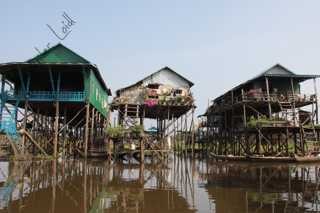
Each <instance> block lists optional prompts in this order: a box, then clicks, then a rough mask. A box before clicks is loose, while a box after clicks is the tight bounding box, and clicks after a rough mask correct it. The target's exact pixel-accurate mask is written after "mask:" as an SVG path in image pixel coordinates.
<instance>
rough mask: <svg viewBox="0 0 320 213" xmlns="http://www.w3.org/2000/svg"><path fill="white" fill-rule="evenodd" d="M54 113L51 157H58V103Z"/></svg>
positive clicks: (57, 102)
mask: <svg viewBox="0 0 320 213" xmlns="http://www.w3.org/2000/svg"><path fill="white" fill-rule="evenodd" d="M55 108H56V113H55V121H54V139H53V157H54V158H57V157H58V136H59V101H56V104H55Z"/></svg>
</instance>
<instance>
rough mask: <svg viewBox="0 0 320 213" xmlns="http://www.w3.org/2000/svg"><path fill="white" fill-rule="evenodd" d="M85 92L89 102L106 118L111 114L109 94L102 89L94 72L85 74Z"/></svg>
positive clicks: (90, 71)
mask: <svg viewBox="0 0 320 213" xmlns="http://www.w3.org/2000/svg"><path fill="white" fill-rule="evenodd" d="M84 76H85V77H84V78H85V92H86V97H87V100H88V101H89V102H90V103H91V104H92V105H93V106H94V107H95V108H96V109H97V110H98V111H99V112H100V113H101V114H102V115H103V116H105V117H107V115H108V112H109V106H108V94H107V92H106V91H105V90H104V89H103V88H102V86H101V84H100V83H99V81H98V79H97V78H96V76H95V74H94V72H93V71H92V70H89V71H87V72H85V75H84Z"/></svg>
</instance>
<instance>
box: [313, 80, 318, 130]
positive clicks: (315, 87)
mask: <svg viewBox="0 0 320 213" xmlns="http://www.w3.org/2000/svg"><path fill="white" fill-rule="evenodd" d="M313 87H314V95H315V99H316V111H315V114H316V124H318V123H319V114H318V90H317V80H316V78H314V79H313Z"/></svg>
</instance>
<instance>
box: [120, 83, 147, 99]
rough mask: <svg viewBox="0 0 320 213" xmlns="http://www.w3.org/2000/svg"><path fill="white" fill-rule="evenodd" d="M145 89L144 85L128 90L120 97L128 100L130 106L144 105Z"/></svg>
mask: <svg viewBox="0 0 320 213" xmlns="http://www.w3.org/2000/svg"><path fill="white" fill-rule="evenodd" d="M144 94H145V92H144V88H143V86H142V84H138V85H136V86H133V87H130V88H127V89H125V90H123V91H122V92H121V93H120V97H123V98H128V100H127V103H129V104H131V103H132V104H143V103H144Z"/></svg>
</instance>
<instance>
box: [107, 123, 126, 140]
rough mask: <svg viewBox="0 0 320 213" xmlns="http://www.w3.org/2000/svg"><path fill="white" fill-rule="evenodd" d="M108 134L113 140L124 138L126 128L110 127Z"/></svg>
mask: <svg viewBox="0 0 320 213" xmlns="http://www.w3.org/2000/svg"><path fill="white" fill-rule="evenodd" d="M106 133H107V135H108V137H110V138H112V139H119V138H122V137H123V136H124V128H123V126H116V127H108V128H107V130H106Z"/></svg>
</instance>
